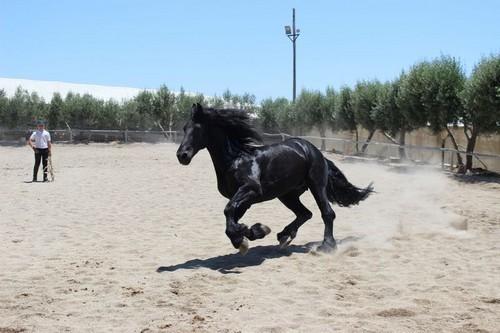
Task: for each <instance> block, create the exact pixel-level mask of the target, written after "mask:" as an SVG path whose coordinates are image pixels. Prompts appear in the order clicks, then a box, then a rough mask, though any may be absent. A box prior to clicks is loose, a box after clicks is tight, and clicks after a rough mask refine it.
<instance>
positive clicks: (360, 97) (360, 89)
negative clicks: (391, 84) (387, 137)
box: [353, 80, 382, 153]
mask: <svg viewBox="0 0 500 333" xmlns="http://www.w3.org/2000/svg"><path fill="white" fill-rule="evenodd" d="M381 89H382V83H380V82H379V81H377V80H373V81H359V82H358V83H356V86H355V88H354V93H353V109H354V114H355V118H356V120H357V122H358V123H359V124H360V125H361V126H362V127H363V128H365V129H366V130H367V131H368V138H367V139H366V141H365V143H364V144H363V147H362V148H361V152H363V153H364V152H366V149H367V148H368V144H369V143H370V141H371V139H372V138H373V135H374V134H375V131H376V130H377V122H376V120H375V116H376V108H377V98H378V95H379V93H380V91H381Z"/></svg>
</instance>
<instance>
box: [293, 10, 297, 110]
mask: <svg viewBox="0 0 500 333" xmlns="http://www.w3.org/2000/svg"><path fill="white" fill-rule="evenodd" d="M292 13H293V14H292V16H293V22H292V33H293V39H292V43H293V102H294V103H295V97H296V96H297V86H296V69H295V68H296V67H295V65H296V60H295V56H296V52H295V41H296V40H297V38H296V37H295V36H296V34H295V8H293V11H292Z"/></svg>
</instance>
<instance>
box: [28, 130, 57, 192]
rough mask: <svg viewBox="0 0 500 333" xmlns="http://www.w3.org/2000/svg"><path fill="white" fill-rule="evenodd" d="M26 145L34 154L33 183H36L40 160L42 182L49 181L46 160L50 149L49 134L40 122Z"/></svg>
mask: <svg viewBox="0 0 500 333" xmlns="http://www.w3.org/2000/svg"><path fill="white" fill-rule="evenodd" d="M28 145H29V146H30V147H31V148H32V149H33V151H34V152H35V167H34V168H33V182H36V181H37V174H38V169H39V168H40V160H41V161H42V165H43V181H44V182H47V181H49V180H48V178H47V171H48V162H47V160H48V158H49V155H50V150H51V148H52V143H51V140H50V133H49V132H47V131H46V130H45V126H44V124H43V122H42V121H38V122H37V124H36V131H34V132H33V134H31V136H30V139H29V140H28Z"/></svg>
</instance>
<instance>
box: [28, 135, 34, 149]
mask: <svg viewBox="0 0 500 333" xmlns="http://www.w3.org/2000/svg"><path fill="white" fill-rule="evenodd" d="M34 135H35V133H33V134H31V135H30V137H29V139H28V141H27V143H28V146H30V147H31V149H33V150H35V147H34V146H33V137H34Z"/></svg>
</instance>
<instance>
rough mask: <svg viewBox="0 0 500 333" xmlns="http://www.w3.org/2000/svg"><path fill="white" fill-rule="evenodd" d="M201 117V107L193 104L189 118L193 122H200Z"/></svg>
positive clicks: (198, 104)
mask: <svg viewBox="0 0 500 333" xmlns="http://www.w3.org/2000/svg"><path fill="white" fill-rule="evenodd" d="M202 115H203V107H202V106H201V104H200V103H196V104H193V106H192V109H191V118H192V119H193V120H198V121H199V120H201V117H202Z"/></svg>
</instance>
